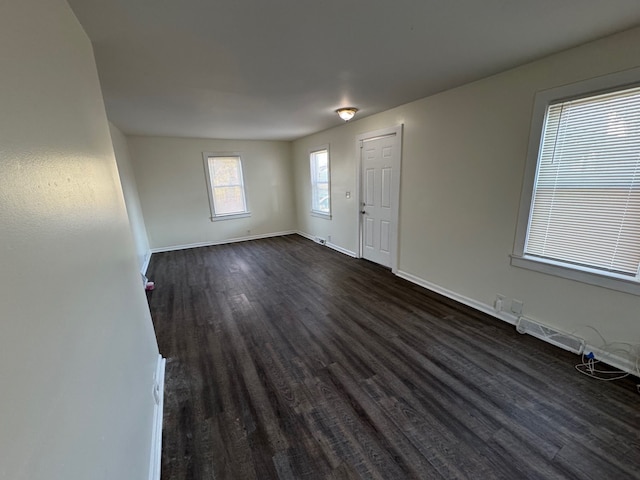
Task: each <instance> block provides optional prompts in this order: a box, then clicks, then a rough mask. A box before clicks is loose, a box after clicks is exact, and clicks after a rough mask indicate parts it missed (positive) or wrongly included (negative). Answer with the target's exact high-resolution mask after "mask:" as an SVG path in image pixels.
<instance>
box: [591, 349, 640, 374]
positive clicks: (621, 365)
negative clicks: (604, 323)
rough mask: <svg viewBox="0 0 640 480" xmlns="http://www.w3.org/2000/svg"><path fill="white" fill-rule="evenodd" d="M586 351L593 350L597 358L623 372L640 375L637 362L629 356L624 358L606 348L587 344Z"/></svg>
mask: <svg viewBox="0 0 640 480" xmlns="http://www.w3.org/2000/svg"><path fill="white" fill-rule="evenodd" d="M584 351H585V352H587V353H588V352H593V354H594V355H595V357H596V359H597V360H600V361H601V362H604V363H606V364H607V365H611V366H612V367H615V368H617V369H619V370H622V371H623V372H626V373H629V374H630V375H635V376H636V377H637V376H640V372H639V371H638V369H637V366H636V362H632V361H631V360H629V359H628V358H622V357H620V356H619V355H614V354H612V353H610V352H607V351H606V350H602V349H601V348H598V347H594V346H592V345H589V344H587V345H585V347H584Z"/></svg>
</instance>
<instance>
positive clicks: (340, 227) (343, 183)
mask: <svg viewBox="0 0 640 480" xmlns="http://www.w3.org/2000/svg"><path fill="white" fill-rule="evenodd" d="M638 44H640V29H635V30H631V31H628V32H624V33H621V34H618V35H616V36H613V37H609V38H606V39H602V40H599V41H596V42H593V43H590V44H587V45H583V46H581V47H578V48H575V49H572V50H568V51H565V52H562V53H559V54H556V55H553V56H551V57H548V58H545V59H543V60H540V61H537V62H534V63H531V64H528V65H525V66H522V67H520V68H516V69H513V70H510V71H507V72H505V73H502V74H499V75H495V76H493V77H490V78H487V79H484V80H481V81H478V82H475V83H472V84H469V85H465V86H462V87H460V88H456V89H453V90H450V91H446V92H444V93H441V94H438V95H434V96H432V97H428V98H425V99H422V100H419V101H416V102H413V103H409V104H407V105H403V106H401V107H398V108H395V109H392V110H389V111H386V112H383V113H380V114H377V115H373V116H371V117H367V118H363V119H361V120H358V121H352V122H350V123H348V124H346V125H343V126H341V127H337V128H334V129H331V130H327V131H324V132H320V133H318V134H315V135H312V136H309V137H306V138H303V139H300V140H297V141H295V142H294V145H293V157H294V169H295V185H296V187H297V189H296V201H297V203H298V204H299V208H298V214H297V220H298V226H299V228H300V230H302V231H304V232H306V233H309V234H311V235H322V236H327V235H331V236H332V241H333V242H334V243H336V244H338V245H339V246H340V247H342V248H345V249H347V250H351V251H356V250H357V248H358V243H357V242H358V239H357V230H356V222H357V221H358V214H357V211H358V208H357V203H358V200H357V198H355V197H352V198H351V199H350V200H347V199H346V198H345V196H344V191H345V190H351V191H355V186H356V181H357V178H356V155H355V141H354V140H355V137H356V135H358V134H360V133H364V132H368V131H371V130H375V129H379V128H384V127H389V126H395V125H399V124H404V142H403V158H402V162H403V164H402V180H401V182H402V185H401V206H400V238H399V241H400V258H399V269H400V270H401V271H404V272H406V273H408V274H411V275H414V276H416V277H418V278H419V279H420V280H425V281H427V282H431V283H432V284H435V285H437V286H438V287H441V288H444V289H447V290H449V291H451V292H454V293H455V294H457V295H462V296H465V297H467V298H468V299H470V300H471V301H472V302H479V303H480V304H483V305H492V303H493V300H494V298H495V295H496V294H497V293H501V294H503V295H506V296H507V297H508V299H509V300H510V299H513V298H517V299H519V300H522V301H524V313H525V314H526V315H528V316H531V317H533V318H535V319H537V320H538V321H541V322H544V323H547V324H550V325H553V326H556V327H559V328H560V329H562V330H564V331H566V332H573V331H577V333H578V334H579V335H580V336H583V337H585V338H587V340H589V341H591V342H592V343H593V344H595V345H598V343H599V340H598V339H597V336H596V335H595V334H594V333H593V332H591V331H590V330H588V329H585V328H584V325H590V326H593V327H595V328H597V329H599V330H600V331H601V332H602V334H603V335H604V336H605V338H606V339H607V340H609V341H627V342H636V343H638V342H640V321H638V312H639V311H640V297H638V296H634V295H630V294H625V293H619V292H615V291H611V290H607V289H604V288H600V287H595V286H590V285H585V284H582V283H578V282H575V281H571V280H565V279H561V278H557V277H553V276H549V275H544V274H541V273H536V272H532V271H529V270H523V269H519V268H516V267H512V266H510V263H509V254H510V253H512V249H513V242H514V236H515V231H516V221H517V215H518V207H519V201H520V190H521V185H522V180H523V172H524V165H525V160H526V151H527V143H528V135H529V128H530V121H531V112H532V105H533V100H534V95H535V93H536V92H537V91H540V90H543V89H548V88H552V87H557V86H560V85H564V84H567V83H571V82H576V81H579V80H583V79H587V78H591V77H594V76H599V75H603V74H607V73H611V72H615V71H619V70H624V69H629V68H632V67H637V66H638V65H640V49H638V48H637V46H638ZM639 80H640V79H639ZM324 143H329V144H330V148H331V168H332V187H333V192H332V193H333V206H334V211H333V214H334V218H333V220H331V221H328V220H323V219H317V218H313V217H311V216H310V215H309V213H308V212H309V208H310V199H309V198H310V193H309V180H308V179H309V166H308V165H309V161H308V155H307V150H308V149H309V148H311V147H313V146H315V145H320V144H324ZM508 306H509V304H508V303H507V307H508Z"/></svg>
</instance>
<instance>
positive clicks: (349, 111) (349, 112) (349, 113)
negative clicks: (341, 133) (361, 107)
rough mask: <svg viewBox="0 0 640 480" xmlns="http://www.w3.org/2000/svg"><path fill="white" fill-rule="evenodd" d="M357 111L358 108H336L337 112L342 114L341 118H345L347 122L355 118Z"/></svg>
mask: <svg viewBox="0 0 640 480" xmlns="http://www.w3.org/2000/svg"><path fill="white" fill-rule="evenodd" d="M357 111H358V109H357V108H354V107H345V108H339V109H338V110H336V113H337V114H338V115H339V116H340V118H341V119H343V120H344V121H345V122H348V121H349V120H351V119H352V118H353V116H354V115H355V114H356V112H357Z"/></svg>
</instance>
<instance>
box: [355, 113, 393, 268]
mask: <svg viewBox="0 0 640 480" xmlns="http://www.w3.org/2000/svg"><path fill="white" fill-rule="evenodd" d="M403 130H404V124H400V125H397V126H395V127H388V128H381V129H379V130H373V131H370V132H366V133H361V134H359V135H357V136H356V142H355V143H356V179H357V181H356V198H357V199H358V201H357V203H356V222H355V224H356V228H357V232H356V238H357V239H358V251H357V252H356V258H361V257H362V215H361V214H360V210H361V206H362V144H363V143H364V142H366V141H368V140H377V139H379V138H384V137H389V136H395V137H396V139H397V142H398V143H397V148H398V175H396V178H395V179H394V182H395V183H396V185H395V188H394V191H395V192H396V198H394V199H393V200H394V201H395V205H396V208H395V209H394V210H393V211H392V212H391V220H392V222H393V223H394V225H395V227H396V228H395V230H394V232H393V236H392V237H391V271H392V272H393V273H395V274H397V273H398V258H400V251H399V250H400V248H399V247H400V242H399V241H398V237H399V235H400V188H401V186H402V185H401V183H400V178H401V176H402V137H403Z"/></svg>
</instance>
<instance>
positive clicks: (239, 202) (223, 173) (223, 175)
mask: <svg viewBox="0 0 640 480" xmlns="http://www.w3.org/2000/svg"><path fill="white" fill-rule="evenodd" d="M203 156H204V165H205V170H206V172H207V180H208V181H207V185H208V188H209V202H210V206H211V220H223V219H228V218H237V217H239V216H248V215H249V210H248V208H247V199H246V196H245V191H244V181H243V179H242V160H241V159H240V155H213V154H207V153H205V154H203Z"/></svg>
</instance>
